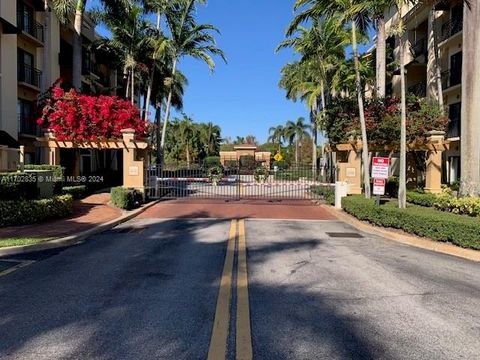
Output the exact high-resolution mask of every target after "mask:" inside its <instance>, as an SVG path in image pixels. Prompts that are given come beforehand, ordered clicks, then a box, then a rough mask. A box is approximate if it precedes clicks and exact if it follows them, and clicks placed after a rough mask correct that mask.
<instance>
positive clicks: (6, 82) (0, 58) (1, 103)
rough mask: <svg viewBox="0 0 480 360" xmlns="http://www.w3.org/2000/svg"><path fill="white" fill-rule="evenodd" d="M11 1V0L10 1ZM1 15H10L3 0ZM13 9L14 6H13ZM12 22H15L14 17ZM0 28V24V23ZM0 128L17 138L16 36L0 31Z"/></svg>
mask: <svg viewBox="0 0 480 360" xmlns="http://www.w3.org/2000/svg"><path fill="white" fill-rule="evenodd" d="M12 2H13V1H12ZM0 3H1V6H2V14H1V16H2V17H4V18H5V16H4V14H5V13H6V14H8V15H10V11H6V10H9V9H8V8H7V7H6V6H5V5H6V3H4V0H1V1H0ZM14 10H15V7H14ZM12 24H16V19H15V18H14V21H13V22H12ZM0 28H1V25H0ZM0 129H1V130H5V131H6V132H8V133H9V134H10V135H11V136H12V137H14V138H15V139H17V138H18V130H17V36H16V35H15V34H3V29H2V30H1V31H0Z"/></svg>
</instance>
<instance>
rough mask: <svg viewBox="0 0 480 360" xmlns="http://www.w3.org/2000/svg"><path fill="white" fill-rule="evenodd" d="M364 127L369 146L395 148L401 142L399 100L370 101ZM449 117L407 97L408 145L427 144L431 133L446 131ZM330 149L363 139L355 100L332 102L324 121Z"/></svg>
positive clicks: (427, 104) (367, 102)
mask: <svg viewBox="0 0 480 360" xmlns="http://www.w3.org/2000/svg"><path fill="white" fill-rule="evenodd" d="M365 123H366V127H367V137H368V142H369V144H370V146H374V147H384V146H388V147H391V148H396V147H398V146H399V141H400V99H398V98H396V97H387V98H385V99H371V100H367V101H366V104H365ZM447 125H448V117H447V116H445V115H442V113H441V112H440V109H439V108H438V105H437V104H434V103H430V102H429V101H428V100H426V99H420V98H417V97H415V96H409V97H407V142H409V143H417V142H420V143H422V142H425V140H426V138H427V137H428V132H429V131H432V130H439V131H446V128H447ZM324 128H325V131H326V133H327V136H328V138H329V141H330V144H331V145H337V144H342V143H346V142H348V141H349V140H350V139H357V138H360V137H361V132H360V120H359V116H358V105H357V102H356V100H355V99H353V98H337V99H334V100H333V101H332V103H331V104H330V107H329V109H328V111H327V116H326V118H325V121H324Z"/></svg>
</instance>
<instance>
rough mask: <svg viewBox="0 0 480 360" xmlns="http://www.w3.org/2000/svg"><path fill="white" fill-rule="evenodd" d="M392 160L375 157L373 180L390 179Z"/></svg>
mask: <svg viewBox="0 0 480 360" xmlns="http://www.w3.org/2000/svg"><path fill="white" fill-rule="evenodd" d="M389 167H390V159H389V158H387V157H374V158H373V161H372V178H374V179H388V170H389Z"/></svg>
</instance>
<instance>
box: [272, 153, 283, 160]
mask: <svg viewBox="0 0 480 360" xmlns="http://www.w3.org/2000/svg"><path fill="white" fill-rule="evenodd" d="M273 158H274V159H275V161H282V160H283V156H282V154H277V155H275V156H274V157H273Z"/></svg>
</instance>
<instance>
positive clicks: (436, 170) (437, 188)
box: [425, 131, 445, 194]
mask: <svg viewBox="0 0 480 360" xmlns="http://www.w3.org/2000/svg"><path fill="white" fill-rule="evenodd" d="M429 135H430V136H429V137H428V139H427V140H428V143H427V148H428V152H427V164H426V165H427V166H426V168H427V171H426V179H425V192H428V193H433V194H439V193H441V192H442V152H443V148H444V146H445V145H444V139H445V132H443V131H430V132H429Z"/></svg>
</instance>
